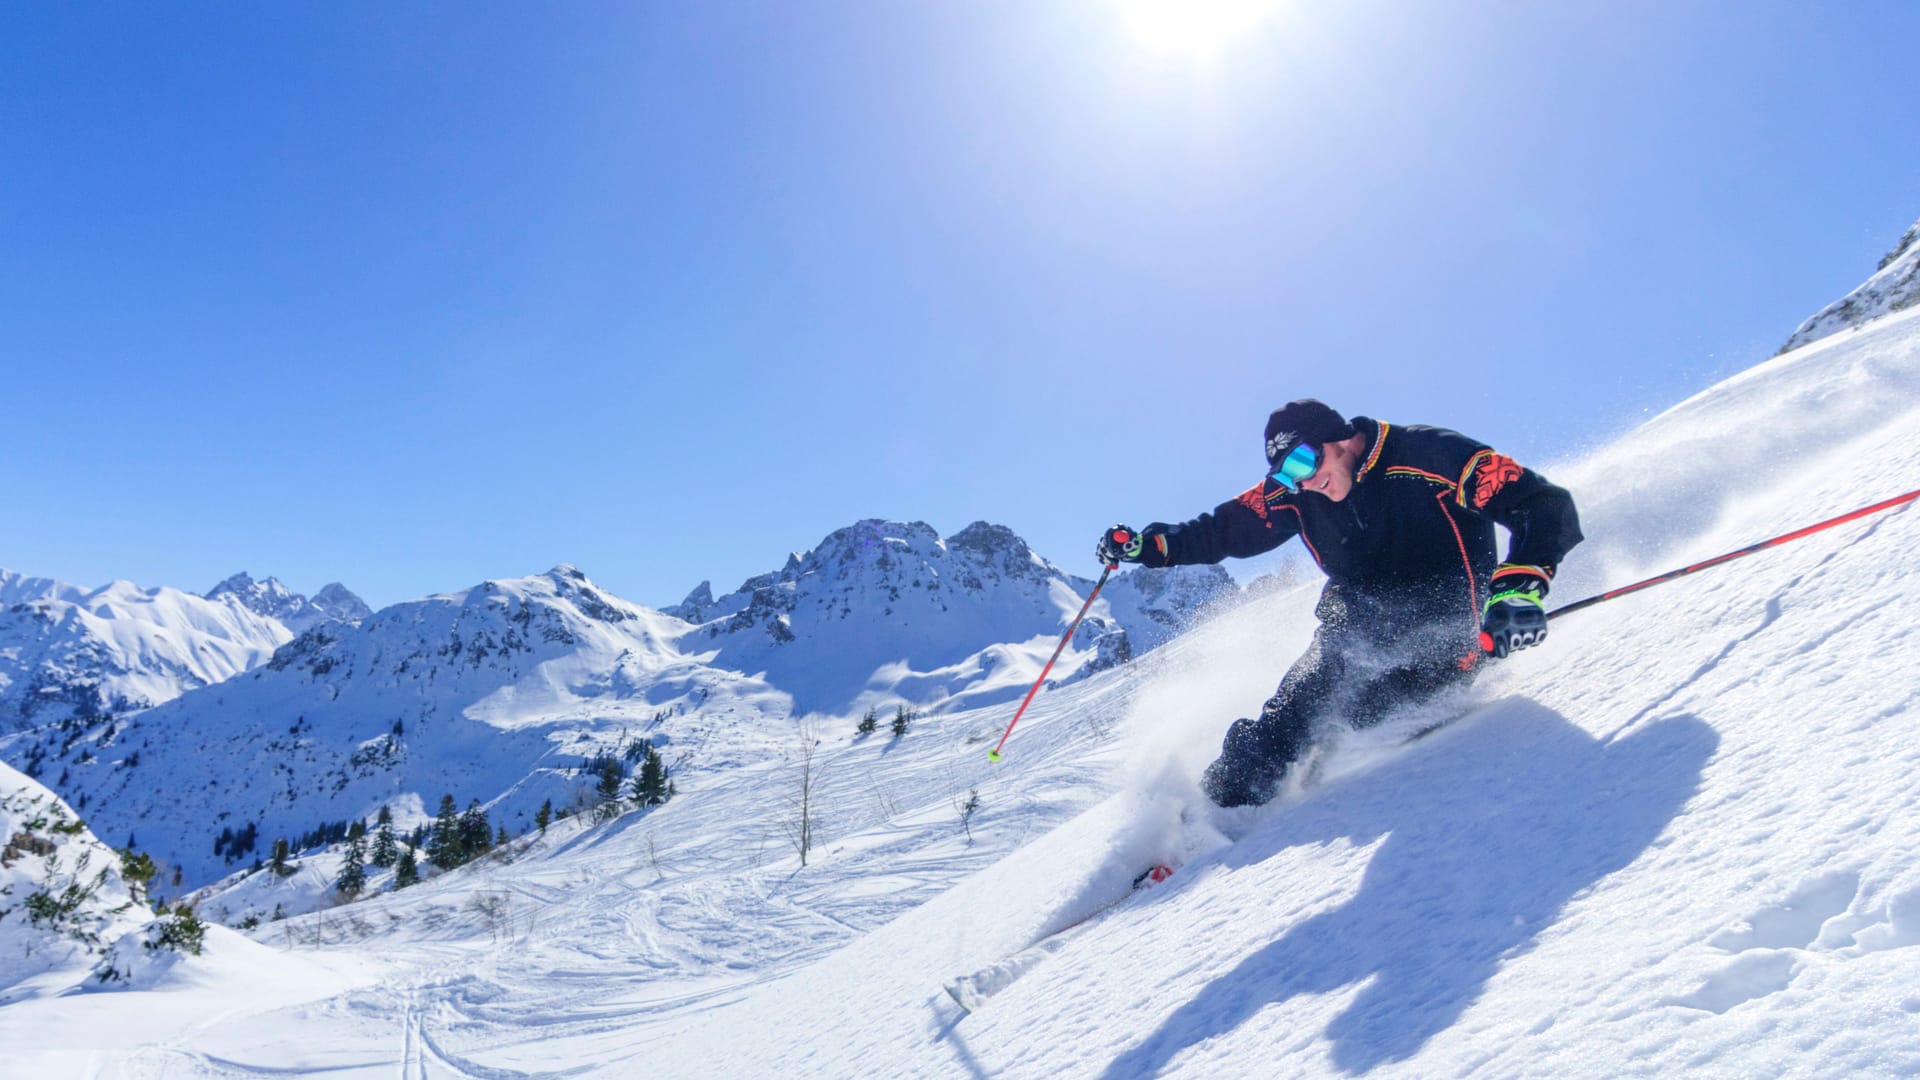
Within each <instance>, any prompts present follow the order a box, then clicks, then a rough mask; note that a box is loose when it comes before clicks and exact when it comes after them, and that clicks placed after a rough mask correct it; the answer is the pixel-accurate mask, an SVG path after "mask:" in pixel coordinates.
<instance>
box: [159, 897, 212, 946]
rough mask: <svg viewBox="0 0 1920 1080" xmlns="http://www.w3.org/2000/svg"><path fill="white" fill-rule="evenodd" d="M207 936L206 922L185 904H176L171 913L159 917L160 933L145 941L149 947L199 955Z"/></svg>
mask: <svg viewBox="0 0 1920 1080" xmlns="http://www.w3.org/2000/svg"><path fill="white" fill-rule="evenodd" d="M206 937H207V924H206V923H203V922H201V921H200V916H199V915H197V914H195V913H194V910H193V909H192V908H190V907H188V906H187V905H185V904H176V905H175V906H174V909H173V912H172V914H169V915H163V916H161V917H160V934H159V936H158V937H156V938H154V939H153V940H152V941H149V942H147V948H149V949H172V950H173V951H175V952H183V953H189V954H191V955H193V956H199V955H200V950H201V948H202V947H203V946H204V944H205V941H206Z"/></svg>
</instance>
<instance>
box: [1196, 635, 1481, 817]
mask: <svg viewBox="0 0 1920 1080" xmlns="http://www.w3.org/2000/svg"><path fill="white" fill-rule="evenodd" d="M1469 650H1470V646H1467V645H1464V644H1463V643H1461V642H1460V641H1459V640H1458V636H1457V635H1456V634H1453V633H1431V632H1430V633H1422V634H1414V635H1410V636H1408V637H1406V638H1403V639H1402V640H1399V641H1379V640H1374V639H1371V638H1368V637H1366V636H1363V635H1359V634H1355V633H1352V632H1343V631H1341V630H1339V629H1336V628H1333V627H1329V626H1328V625H1326V624H1324V623H1323V624H1322V625H1321V626H1320V628H1319V629H1317V630H1316V631H1314V635H1313V644H1312V645H1311V646H1310V647H1309V648H1308V649H1307V651H1306V652H1305V653H1304V654H1302V655H1301V657H1300V659H1298V660H1296V661H1294V664H1293V667H1292V668H1291V669H1289V670H1288V671H1287V676H1286V678H1284V679H1282V680H1281V681H1280V689H1278V690H1276V691H1274V695H1273V696H1272V697H1270V698H1268V699H1267V703H1266V705H1265V707H1263V708H1262V709H1261V710H1260V715H1259V716H1258V717H1257V718H1255V719H1252V720H1235V721H1234V722H1233V726H1232V727H1230V728H1228V729H1227V737H1226V740H1225V741H1224V742H1223V743H1222V744H1221V747H1220V757H1219V759H1218V760H1216V761H1215V762H1214V763H1213V764H1212V765H1209V766H1207V771H1206V773H1205V774H1204V775H1203V776H1202V777H1201V788H1202V789H1203V790H1204V791H1205V792H1206V794H1207V797H1208V798H1209V799H1212V800H1213V801H1214V802H1215V803H1217V804H1219V805H1221V806H1249V805H1258V804H1260V803H1264V802H1266V801H1267V800H1269V799H1271V798H1273V796H1274V794H1275V792H1276V791H1277V790H1278V789H1279V786H1280V781H1281V780H1282V779H1283V778H1284V777H1285V776H1286V771H1287V766H1289V765H1291V764H1293V762H1295V761H1297V760H1299V759H1300V757H1301V756H1302V755H1304V754H1305V753H1306V751H1307V748H1308V747H1310V746H1312V745H1313V741H1314V739H1315V738H1316V737H1317V736H1319V735H1320V734H1321V733H1322V732H1324V731H1325V730H1326V729H1327V727H1328V726H1329V725H1331V724H1335V723H1344V724H1346V725H1348V726H1350V727H1355V728H1362V727H1370V726H1372V725H1374V724H1377V723H1379V722H1380V721H1382V720H1385V719H1386V718H1387V717H1388V716H1389V715H1391V714H1392V713H1393V712H1394V711H1395V710H1397V709H1401V708H1404V707H1406V706H1409V705H1414V704H1418V703H1419V702H1422V701H1425V700H1427V699H1429V698H1431V697H1433V696H1434V695H1435V694H1438V693H1439V692H1441V691H1442V690H1446V689H1449V688H1451V687H1456V686H1464V685H1465V684H1467V683H1468V682H1471V681H1472V680H1473V677H1474V674H1475V672H1476V670H1477V667H1478V665H1474V664H1466V665H1463V664H1462V662H1461V658H1462V657H1464V656H1469V655H1472V653H1471V652H1470V651H1469Z"/></svg>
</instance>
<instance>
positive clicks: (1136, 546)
mask: <svg viewBox="0 0 1920 1080" xmlns="http://www.w3.org/2000/svg"><path fill="white" fill-rule="evenodd" d="M1145 544H1146V537H1144V536H1142V535H1140V530H1138V529H1135V528H1134V527H1133V526H1131V525H1112V526H1109V527H1108V528H1107V530H1106V531H1105V532H1103V533H1101V534H1100V543H1099V544H1097V545H1095V547H1094V549H1093V556H1094V558H1096V559H1099V560H1100V564H1101V565H1102V566H1115V565H1117V564H1119V563H1123V562H1134V563H1137V562H1139V561H1140V552H1141V549H1142V547H1143V546H1144V545H1145Z"/></svg>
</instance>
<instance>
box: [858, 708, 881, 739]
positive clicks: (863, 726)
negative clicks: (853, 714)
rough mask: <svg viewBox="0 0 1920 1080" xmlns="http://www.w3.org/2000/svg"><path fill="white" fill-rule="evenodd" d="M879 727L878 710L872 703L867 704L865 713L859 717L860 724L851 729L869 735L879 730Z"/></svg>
mask: <svg viewBox="0 0 1920 1080" xmlns="http://www.w3.org/2000/svg"><path fill="white" fill-rule="evenodd" d="M879 728H880V710H879V709H878V708H876V707H874V706H872V705H869V706H867V711H866V715H864V716H862V717H861V718H860V726H859V727H857V728H854V729H853V730H855V731H857V732H859V733H860V734H862V735H871V734H873V733H874V732H875V731H877V730H879Z"/></svg>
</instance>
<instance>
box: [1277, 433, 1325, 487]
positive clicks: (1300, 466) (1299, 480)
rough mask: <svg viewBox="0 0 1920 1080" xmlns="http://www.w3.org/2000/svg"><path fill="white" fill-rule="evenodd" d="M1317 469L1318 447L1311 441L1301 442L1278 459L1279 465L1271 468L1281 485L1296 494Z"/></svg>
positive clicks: (1318, 464)
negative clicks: (1273, 468)
mask: <svg viewBox="0 0 1920 1080" xmlns="http://www.w3.org/2000/svg"><path fill="white" fill-rule="evenodd" d="M1319 471H1320V448H1319V447H1317V446H1314V445H1312V444H1311V443H1301V444H1300V445H1299V446H1296V447H1294V448H1293V449H1292V450H1289V451H1287V456H1286V457H1284V458H1281V459H1280V467H1279V468H1277V469H1275V470H1273V478H1274V479H1275V480H1277V481H1279V483H1280V486H1281V487H1284V488H1286V489H1287V490H1288V491H1291V492H1295V493H1296V494H1297V493H1298V492H1299V491H1300V485H1301V484H1303V483H1305V482H1306V481H1308V480H1311V479H1313V474H1314V473H1317V472H1319Z"/></svg>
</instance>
